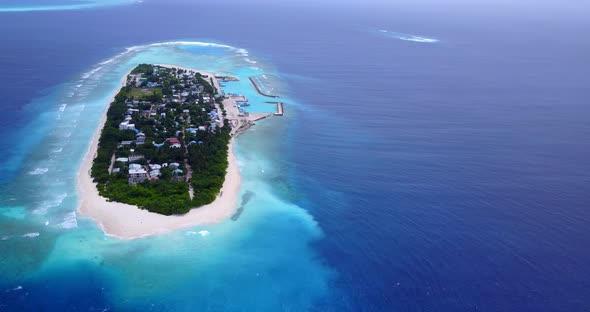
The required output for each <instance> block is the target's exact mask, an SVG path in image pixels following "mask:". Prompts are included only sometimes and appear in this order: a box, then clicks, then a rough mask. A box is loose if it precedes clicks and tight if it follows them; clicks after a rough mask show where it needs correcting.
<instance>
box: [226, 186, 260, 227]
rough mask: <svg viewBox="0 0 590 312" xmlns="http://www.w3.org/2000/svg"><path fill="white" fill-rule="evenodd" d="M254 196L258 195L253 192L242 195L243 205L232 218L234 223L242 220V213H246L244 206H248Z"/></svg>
mask: <svg viewBox="0 0 590 312" xmlns="http://www.w3.org/2000/svg"><path fill="white" fill-rule="evenodd" d="M254 195H256V193H254V192H252V191H246V193H244V195H242V203H241V204H240V207H239V208H238V209H237V210H236V212H235V213H234V214H233V215H232V216H231V220H232V221H237V220H238V219H239V218H240V216H241V215H242V212H244V206H246V204H247V203H248V202H249V201H250V200H251V199H252V198H253V197H254Z"/></svg>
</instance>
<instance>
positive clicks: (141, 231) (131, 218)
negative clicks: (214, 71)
mask: <svg viewBox="0 0 590 312" xmlns="http://www.w3.org/2000/svg"><path fill="white" fill-rule="evenodd" d="M165 66H166V67H170V66H173V65H165ZM174 67H178V66H174ZM191 70H194V71H197V72H201V73H203V74H209V73H205V72H202V71H199V70H195V69H191ZM127 75H128V73H127V74H126V75H125V76H124V77H123V78H122V81H121V86H123V85H124V84H125V81H126V78H127ZM209 75H210V74H209ZM119 89H120V87H119V88H118V89H117V90H116V91H115V93H114V94H113V96H112V98H111V99H110V100H109V102H108V103H107V106H106V107H105V110H104V112H103V114H102V116H101V119H100V122H99V125H98V127H97V128H96V130H95V131H94V134H93V136H92V139H91V141H90V146H89V148H88V151H87V152H86V155H85V156H84V159H83V160H82V164H81V166H80V170H79V171H78V179H77V189H78V201H79V204H78V212H79V214H80V215H81V216H83V217H88V218H90V219H92V220H94V221H95V222H96V223H97V224H98V226H99V227H100V228H101V229H102V230H103V231H104V232H105V234H107V235H110V236H114V237H118V238H121V239H134V238H140V237H146V236H151V235H158V234H164V233H168V232H171V231H174V230H178V229H182V228H187V227H193V226H197V225H204V224H212V223H217V222H220V221H223V220H226V219H227V218H229V217H230V216H231V215H232V214H233V212H234V211H235V209H236V208H237V205H238V197H239V193H240V184H241V176H240V170H239V167H238V163H237V159H236V157H235V154H234V151H233V139H232V140H231V141H230V145H229V152H228V162H229V164H228V168H227V173H226V176H225V182H224V183H223V186H222V188H221V193H222V194H223V196H221V197H220V196H218V197H217V198H216V199H215V201H213V202H212V203H211V204H209V205H205V206H201V207H199V208H195V209H192V210H191V211H190V212H188V213H187V214H185V215H181V216H164V215H160V214H157V213H151V212H148V211H147V210H141V209H139V208H138V207H136V206H133V205H128V204H123V203H117V202H108V201H107V199H106V198H104V197H101V196H100V195H99V194H98V190H97V188H96V183H94V182H93V181H92V177H91V176H90V170H91V168H92V162H93V160H94V156H95V155H96V152H97V149H98V139H99V138H100V133H101V130H102V128H103V126H104V124H105V122H106V119H107V116H106V113H107V110H108V107H109V105H110V103H111V102H112V101H113V100H114V97H115V95H116V94H117V93H118V92H119Z"/></svg>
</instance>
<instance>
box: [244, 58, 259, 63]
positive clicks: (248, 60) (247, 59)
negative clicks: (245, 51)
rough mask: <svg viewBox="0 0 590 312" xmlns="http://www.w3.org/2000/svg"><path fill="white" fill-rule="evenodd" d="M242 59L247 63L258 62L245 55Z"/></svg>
mask: <svg viewBox="0 0 590 312" xmlns="http://www.w3.org/2000/svg"><path fill="white" fill-rule="evenodd" d="M244 61H246V62H248V63H250V64H256V63H258V62H256V61H253V60H251V59H249V58H247V57H245V58H244Z"/></svg>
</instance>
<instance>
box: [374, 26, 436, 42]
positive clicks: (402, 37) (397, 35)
mask: <svg viewBox="0 0 590 312" xmlns="http://www.w3.org/2000/svg"><path fill="white" fill-rule="evenodd" d="M379 32H380V33H383V34H385V35H387V36H388V37H390V38H395V39H399V40H404V41H411V42H419V43H436V42H438V39H434V38H427V37H420V36H414V35H410V34H403V33H398V32H394V31H388V30H385V29H380V30H379Z"/></svg>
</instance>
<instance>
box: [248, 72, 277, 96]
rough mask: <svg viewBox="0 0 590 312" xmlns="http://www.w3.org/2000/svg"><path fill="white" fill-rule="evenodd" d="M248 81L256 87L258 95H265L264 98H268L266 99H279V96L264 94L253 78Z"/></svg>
mask: <svg viewBox="0 0 590 312" xmlns="http://www.w3.org/2000/svg"><path fill="white" fill-rule="evenodd" d="M248 79H250V82H251V83H252V85H253V86H254V89H256V91H257V92H258V93H260V95H264V96H266V97H271V98H278V96H277V95H272V94H267V93H264V92H262V90H261V89H260V87H258V84H256V81H254V78H252V77H248Z"/></svg>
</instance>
